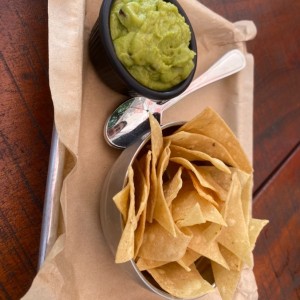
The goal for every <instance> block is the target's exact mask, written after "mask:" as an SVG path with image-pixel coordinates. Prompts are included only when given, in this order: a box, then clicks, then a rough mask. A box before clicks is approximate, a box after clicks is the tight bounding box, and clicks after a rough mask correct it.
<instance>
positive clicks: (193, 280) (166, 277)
mask: <svg viewBox="0 0 300 300" xmlns="http://www.w3.org/2000/svg"><path fill="white" fill-rule="evenodd" d="M190 268H191V271H190V272H186V271H185V270H184V269H183V268H182V267H180V266H179V265H178V264H176V263H169V264H167V265H164V266H162V267H159V268H155V269H151V270H148V272H149V273H150V274H151V276H152V277H153V278H154V279H155V281H156V282H157V283H158V284H159V285H160V286H161V287H162V288H163V289H164V290H165V291H167V292H168V293H170V294H171V295H173V296H175V297H178V298H185V299H189V298H196V297H200V296H202V295H204V294H207V293H209V292H212V291H213V287H212V286H211V285H210V284H209V283H208V282H207V281H205V280H204V279H203V278H202V277H201V275H200V274H199V272H198V271H197V269H196V267H195V266H194V265H191V267H190Z"/></svg>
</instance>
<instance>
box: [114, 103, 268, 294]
mask: <svg viewBox="0 0 300 300" xmlns="http://www.w3.org/2000/svg"><path fill="white" fill-rule="evenodd" d="M150 124H151V147H148V149H144V152H143V154H142V155H140V156H139V157H138V158H137V159H136V160H135V162H134V163H133V165H132V166H131V167H130V168H129V170H128V181H127V184H126V186H125V187H124V188H123V190H122V191H120V192H119V193H118V194H117V195H116V196H115V197H114V199H113V200H114V202H115V204H116V206H117V207H118V209H119V210H120V212H121V214H122V217H123V220H124V230H123V234H122V237H121V240H120V242H119V246H118V249H117V254H116V262H117V263H122V262H126V261H128V260H131V259H134V260H135V262H136V265H137V266H138V268H139V269H140V270H141V271H145V272H148V273H149V274H150V275H151V276H152V277H153V279H154V280H155V281H156V282H157V284H158V285H159V286H160V287H161V288H162V289H163V290H165V291H166V292H168V293H169V294H171V295H173V296H175V297H178V298H185V299H191V298H197V297H199V296H201V295H203V294H206V293H209V292H210V291H213V289H214V285H216V286H217V287H218V289H219V292H220V294H221V296H222V298H223V299H232V297H233V295H234V292H235V289H236V286H237V283H238V281H239V278H240V273H241V270H242V268H243V265H244V264H246V265H248V266H249V267H252V266H253V256H252V251H253V248H254V246H255V242H256V239H257V237H258V235H259V233H260V231H261V230H262V228H263V227H264V226H265V225H266V224H267V223H268V221H266V220H258V219H253V218H252V217H251V199H252V197H251V195H252V167H251V165H250V163H249V161H248V159H247V157H246V155H245V153H244V152H243V150H242V148H241V146H240V144H239V142H238V141H237V139H236V137H235V136H234V135H233V133H232V131H231V130H230V129H229V127H228V126H227V125H226V124H225V122H224V121H223V120H222V119H221V117H220V116H219V115H218V114H217V113H215V112H214V111H213V110H212V109H210V108H207V109H205V110H204V111H203V112H202V113H201V114H199V115H198V116H197V117H195V118H194V119H193V120H191V121H190V122H188V123H186V124H184V125H183V126H182V127H181V128H179V129H178V130H177V131H175V132H174V133H173V134H171V135H169V136H163V133H162V130H161V127H160V125H159V124H158V122H157V121H156V119H155V118H154V117H153V116H151V115H150Z"/></svg>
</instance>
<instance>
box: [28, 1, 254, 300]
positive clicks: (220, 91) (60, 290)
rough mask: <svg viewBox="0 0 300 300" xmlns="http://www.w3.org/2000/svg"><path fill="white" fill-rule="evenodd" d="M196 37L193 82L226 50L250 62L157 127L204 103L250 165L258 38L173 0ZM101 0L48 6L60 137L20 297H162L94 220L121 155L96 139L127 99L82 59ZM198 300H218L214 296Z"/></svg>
mask: <svg viewBox="0 0 300 300" xmlns="http://www.w3.org/2000/svg"><path fill="white" fill-rule="evenodd" d="M180 3H181V5H182V6H183V7H184V9H185V10H186V13H187V14H188V16H189V18H190V20H191V22H192V25H193V27H194V31H195V34H196V38H197V45H198V65H197V72H196V76H197V75H199V74H200V73H202V72H203V71H204V70H206V69H207V68H208V67H209V66H210V65H211V64H212V63H213V62H214V61H215V60H217V59H218V58H219V57H220V56H221V55H222V54H224V53H225V52H226V51H228V50H230V49H233V48H239V49H241V50H242V51H244V53H245V55H246V59H247V66H246V68H245V69H244V70H243V71H241V72H240V73H239V74H236V75H233V76H231V77H229V78H226V79H224V80H221V81H219V82H216V83H214V84H212V85H210V86H207V87H205V88H203V89H201V90H199V91H197V92H195V93H194V94H192V95H190V96H188V97H187V98H186V99H184V100H183V101H181V102H180V103H178V104H177V105H176V106H175V107H172V108H170V109H169V110H168V111H167V112H165V113H164V120H163V121H164V123H167V122H170V121H182V120H189V119H191V118H192V117H193V116H195V115H196V114H198V113H199V112H200V111H201V110H202V109H203V108H205V107H206V106H211V107H212V108H214V109H215V110H216V111H217V112H218V113H220V114H221V116H222V117H223V118H224V119H225V121H226V122H227V123H228V124H229V126H230V127H231V128H232V129H233V131H234V132H235V134H236V135H237V137H238V138H239V140H240V142H241V144H242V145H243V147H244V149H245V151H246V153H247V154H248V156H249V158H250V160H252V116H253V65H254V63H253V58H252V56H251V55H250V54H248V53H247V52H246V46H245V41H247V40H249V39H252V38H254V37H255V35H256V29H255V26H254V24H253V23H252V22H251V21H240V22H237V23H231V22H229V21H227V20H225V19H224V18H222V17H221V16H219V15H217V14H215V13H214V12H212V11H211V10H209V9H208V8H206V7H205V6H203V5H202V4H201V3H200V2H198V1H196V0H180ZM100 5H101V1H99V0H97V1H96V0H64V1H61V0H49V1H48V11H49V77H50V88H51V93H52V99H53V104H54V112H55V124H56V128H57V131H58V135H59V139H60V147H61V151H60V155H59V162H60V164H61V165H63V167H62V168H59V169H60V172H59V174H58V176H57V178H58V179H57V182H56V183H54V184H55V185H56V190H55V191H56V192H55V197H54V199H53V201H54V203H55V205H56V206H58V207H59V208H58V209H56V211H57V214H59V218H56V219H58V220H56V221H55V222H52V225H51V226H52V228H51V239H50V242H49V244H48V248H47V256H46V260H45V262H44V263H43V265H42V267H41V269H40V270H39V272H38V274H37V276H36V278H35V279H34V281H33V283H32V286H31V288H30V289H29V291H28V292H27V293H26V295H25V296H24V297H23V299H25V300H29V299H41V300H43V299H45V300H46V299H47V300H48V299H49V300H50V299H51V300H52V299H72V300H74V299H84V300H88V299H133V300H134V299H145V300H147V299H159V297H158V296H156V295H154V294H153V293H152V292H150V291H148V290H147V289H146V288H144V287H143V286H140V285H139V284H138V283H136V282H135V281H133V280H132V279H131V278H130V277H129V276H128V275H127V274H125V273H123V271H122V270H121V268H120V267H119V266H118V265H116V264H115V263H114V258H113V257H112V255H111V253H110V252H109V249H108V247H107V245H106V243H105V241H104V238H103V235H102V232H101V224H100V219H99V202H100V193H101V186H102V182H103V179H104V177H105V175H106V173H107V172H108V170H109V169H110V167H111V166H112V164H113V163H114V161H115V159H116V158H117V157H118V155H119V154H120V151H119V150H115V149H112V148H110V147H109V146H108V145H107V144H106V143H105V141H104V138H103V125H104V122H105V120H106V118H107V117H108V116H109V115H110V113H111V112H112V111H113V109H114V108H115V107H116V106H117V105H118V104H120V103H121V102H122V101H123V100H125V99H126V96H124V95H119V94H117V93H115V92H114V91H112V90H110V89H109V88H107V87H106V86H105V85H104V84H103V83H102V82H101V81H100V79H99V78H98V77H97V75H96V73H95V71H94V69H93V67H92V65H91V63H90V61H89V58H88V52H87V44H88V38H89V33H90V31H91V28H92V26H93V24H94V22H95V21H96V18H97V16H98V12H99V8H100ZM257 297H258V295H257V288H256V283H255V278H254V276H253V272H252V271H251V270H249V269H245V270H243V272H242V277H241V280H240V283H239V286H238V289H237V292H236V295H235V299H257ZM201 299H220V296H219V294H218V291H217V290H216V292H215V293H212V294H209V295H207V296H205V297H203V298H201Z"/></svg>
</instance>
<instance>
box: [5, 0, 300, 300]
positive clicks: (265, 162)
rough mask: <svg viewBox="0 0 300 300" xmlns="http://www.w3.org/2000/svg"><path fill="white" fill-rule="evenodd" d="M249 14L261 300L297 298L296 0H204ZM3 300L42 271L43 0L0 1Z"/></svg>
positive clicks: (48, 115) (46, 132)
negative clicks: (261, 222) (262, 221)
mask: <svg viewBox="0 0 300 300" xmlns="http://www.w3.org/2000/svg"><path fill="white" fill-rule="evenodd" d="M202 2H203V3H204V4H205V5H207V6H208V7H209V8H211V9H213V10H215V11H216V12H217V13H219V14H221V15H223V16H224V17H226V18H228V19H229V20H231V21H238V20H242V19H250V20H253V21H254V22H255V24H256V26H257V29H258V35H257V37H256V38H255V40H254V41H251V42H249V44H248V49H249V52H251V53H253V54H254V57H255V94H254V98H255V103H254V168H255V185H254V194H253V195H254V208H253V214H254V216H255V217H258V218H267V219H269V220H270V225H269V226H268V227H267V228H266V229H265V230H264V231H263V233H262V235H261V237H260V238H259V241H258V243H257V246H256V249H255V252H254V254H255V269H254V271H255V275H256V279H257V283H258V289H259V294H260V299H272V300H273V299H289V300H291V299H300V147H299V141H300V18H299V16H300V2H299V1H295V0H252V1H250V0H248V1H246V0H202ZM0 28H1V36H0V45H1V47H0V48H1V54H0V58H1V71H0V86H1V89H0V90H1V97H0V125H1V126H0V299H19V298H20V297H21V296H22V295H23V294H24V293H25V292H26V291H27V290H28V288H29V287H30V284H31V282H32V280H33V278H34V276H35V274H36V270H37V260H38V252H39V239H40V230H41V221H42V212H43V201H44V192H45V184H46V177H47V168H48V158H49V151H50V144H51V131H52V124H53V107H52V102H51V95H50V90H49V83H48V44H47V40H48V35H47V30H48V27H47V1H45V0H40V1H34V0H27V1H21V0H0Z"/></svg>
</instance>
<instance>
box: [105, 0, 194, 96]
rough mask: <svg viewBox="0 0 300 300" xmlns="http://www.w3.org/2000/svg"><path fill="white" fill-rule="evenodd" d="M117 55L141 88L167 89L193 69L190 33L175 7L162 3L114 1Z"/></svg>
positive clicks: (112, 27)
mask: <svg viewBox="0 0 300 300" xmlns="http://www.w3.org/2000/svg"><path fill="white" fill-rule="evenodd" d="M110 31H111V37H112V40H113V44H114V47H115V51H116V54H117V56H118V58H119V60H120V61H121V62H122V64H123V65H124V66H125V67H126V69H127V70H128V71H129V73H130V74H131V75H132V76H133V77H134V78H135V79H136V80H137V81H139V82H140V83H141V84H143V85H144V86H146V87H148V88H150V89H153V90H157V91H164V90H168V89H170V88H171V87H173V86H175V85H176V84H178V83H180V82H181V81H183V80H184V79H186V78H187V77H188V75H189V74H190V72H191V71H192V69H193V67H194V62H193V58H194V56H195V53H194V52H193V51H192V50H190V48H189V43H190V40H191V32H190V28H189V26H188V25H187V24H186V23H185V20H184V17H183V16H181V15H180V14H179V12H178V9H177V7H176V6H175V5H174V4H171V3H168V2H165V1H163V0H116V1H115V2H114V4H113V6H112V10H111V15H110Z"/></svg>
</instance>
